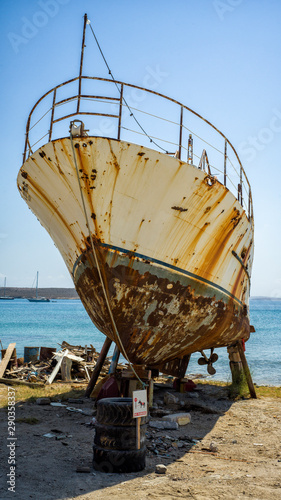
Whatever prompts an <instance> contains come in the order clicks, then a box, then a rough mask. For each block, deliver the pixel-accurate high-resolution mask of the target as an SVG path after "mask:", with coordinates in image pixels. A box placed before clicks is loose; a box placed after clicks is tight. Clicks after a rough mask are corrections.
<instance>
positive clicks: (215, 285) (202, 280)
mask: <svg viewBox="0 0 281 500" xmlns="http://www.w3.org/2000/svg"><path fill="white" fill-rule="evenodd" d="M99 245H100V246H101V247H102V248H106V249H108V250H111V251H114V252H119V253H123V254H126V255H131V256H132V255H133V256H134V257H137V258H139V259H143V260H147V261H149V262H152V263H154V264H158V265H159V266H161V267H166V268H167V269H171V270H172V271H176V272H178V273H181V274H184V275H185V276H188V277H190V278H193V279H195V280H197V281H201V282H202V283H205V284H207V285H210V286H211V287H213V288H216V289H217V290H219V291H220V292H223V293H224V294H225V295H227V296H228V297H231V298H232V299H233V300H235V301H236V302H238V303H239V304H240V305H241V306H243V305H244V304H243V302H241V300H239V299H238V298H237V297H235V295H233V294H232V293H231V292H229V291H228V290H226V289H225V288H223V287H222V286H220V285H217V284H216V283H213V282H212V281H209V280H207V279H206V278H202V277H201V276H198V275H197V274H194V273H191V272H189V271H186V270H185V269H181V268H179V267H176V266H173V265H172V264H168V263H166V262H163V261H162V260H158V259H154V258H153V257H148V256H147V255H142V254H140V253H137V252H132V251H131V250H127V249H125V248H121V247H116V246H114V245H109V244H107V243H101V242H100V243H99ZM85 253H86V252H85ZM83 255H84V254H81V255H80V256H79V257H78V259H77V260H76V262H75V264H74V266H73V271H72V275H73V277H74V272H75V269H76V267H77V265H78V264H79V262H80V260H81V258H82V256H83Z"/></svg>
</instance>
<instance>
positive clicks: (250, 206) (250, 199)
mask: <svg viewBox="0 0 281 500" xmlns="http://www.w3.org/2000/svg"><path fill="white" fill-rule="evenodd" d="M248 216H249V219H251V218H252V191H251V188H250V189H249V199H248Z"/></svg>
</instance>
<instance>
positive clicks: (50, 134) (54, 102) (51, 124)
mask: <svg viewBox="0 0 281 500" xmlns="http://www.w3.org/2000/svg"><path fill="white" fill-rule="evenodd" d="M56 95H57V89H54V95H53V105H52V114H51V122H50V131H49V142H51V140H52V132H53V123H54V113H55V105H56Z"/></svg>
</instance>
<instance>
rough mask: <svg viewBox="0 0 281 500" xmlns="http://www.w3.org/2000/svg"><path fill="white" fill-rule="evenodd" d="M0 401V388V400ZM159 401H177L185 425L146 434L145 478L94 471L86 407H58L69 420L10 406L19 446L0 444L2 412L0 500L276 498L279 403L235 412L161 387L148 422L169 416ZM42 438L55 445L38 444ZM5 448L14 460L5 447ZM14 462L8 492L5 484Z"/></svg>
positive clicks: (3, 416) (280, 480)
mask: <svg viewBox="0 0 281 500" xmlns="http://www.w3.org/2000/svg"><path fill="white" fill-rule="evenodd" d="M7 391H8V387H7V386H5V385H0V397H1V396H2V397H3V396H5V395H6V394H7ZM16 391H17V389H16ZM166 391H169V392H171V393H173V394H174V395H175V394H176V395H177V396H179V397H180V398H181V401H182V403H181V406H180V408H181V411H189V412H190V414H191V423H189V424H187V425H185V426H180V427H179V429H178V430H173V431H171V430H166V429H165V430H157V429H153V428H152V427H150V425H148V431H147V447H148V450H147V460H146V468H145V470H143V471H142V472H138V473H130V474H106V473H102V472H97V471H95V470H93V468H92V458H93V451H92V445H93V436H94V426H93V425H92V419H93V415H94V404H93V401H92V400H89V399H86V398H83V400H82V401H81V402H80V403H77V402H76V403H73V402H69V403H67V402H66V403H63V404H66V405H69V406H70V407H71V408H72V411H71V410H68V409H67V406H52V405H50V404H48V405H38V404H36V403H35V402H24V403H21V402H17V403H16V408H15V414H16V422H15V427H16V428H15V437H16V438H17V440H14V439H10V440H8V439H7V438H8V426H7V419H8V415H7V408H2V409H1V412H0V428H1V431H0V435H1V455H0V498H1V500H6V499H11V498H14V499H19V500H28V499H30V498H33V499H36V500H41V499H46V500H59V499H64V500H66V499H67V500H69V499H74V498H75V499H79V500H82V499H83V500H99V499H103V500H105V499H109V498H110V499H112V500H117V499H118V500H119V499H122V500H123V499H124V500H127V499H128V500H129V499H138V500H142V499H149V500H153V499H159V500H160V499H161V500H168V499H169V500H170V499H181V498H193V499H196V500H197V499H198V500H201V499H202V500H203V499H204V500H205V499H208V500H210V499H216V500H217V499H234V498H235V499H248V498H251V499H262V500H269V499H280V498H281V440H280V436H281V400H280V399H272V398H260V399H257V400H254V399H244V400H243V399H242V400H239V401H235V402H233V401H231V400H229V399H228V397H227V390H226V388H225V387H218V386H211V385H208V384H207V385H203V384H202V385H199V386H198V391H197V396H191V397H190V394H185V395H182V394H180V393H175V391H173V390H172V389H171V388H169V387H168V388H167V387H164V386H163V385H159V386H157V387H156V388H155V398H154V403H155V407H154V410H153V412H152V414H153V415H154V416H153V417H152V418H151V421H156V420H158V421H159V420H160V417H161V415H162V414H164V413H165V412H171V411H172V412H174V411H175V410H176V409H177V407H176V406H175V407H173V408H172V409H171V407H168V406H166V405H165V404H164V402H163V397H164V394H165V392H166ZM74 408H76V409H80V410H82V412H81V411H73V409H74ZM157 415H158V416H157ZM34 419H37V421H36V420H34ZM32 422H36V423H32ZM48 433H52V434H53V437H46V436H44V434H48ZM13 443H15V444H16V446H15V449H14V450H13V448H12V447H10V448H8V446H7V445H8V444H13ZM211 443H212V444H211ZM13 453H14V454H15V457H16V464H15V472H16V476H15V492H13V491H9V490H8V488H9V484H7V479H8V478H9V476H7V474H8V473H9V472H10V467H11V465H9V463H8V462H9V457H10V462H11V458H12V459H13V458H14V455H13ZM157 464H164V465H165V466H166V467H167V471H166V474H157V473H156V472H155V467H156V465H157ZM78 467H89V468H90V472H86V473H85V472H84V473H81V472H77V468H78ZM10 477H11V476H10Z"/></svg>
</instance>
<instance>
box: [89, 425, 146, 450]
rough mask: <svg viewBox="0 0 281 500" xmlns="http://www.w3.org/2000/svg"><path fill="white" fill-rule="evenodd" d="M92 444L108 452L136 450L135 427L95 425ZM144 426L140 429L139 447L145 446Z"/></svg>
mask: <svg viewBox="0 0 281 500" xmlns="http://www.w3.org/2000/svg"><path fill="white" fill-rule="evenodd" d="M95 429H96V433H95V439H94V443H95V444H96V445H97V446H100V447H101V448H103V449H108V450H124V451H125V450H136V426H134V427H132V426H122V427H121V426H120V427H118V426H116V425H104V424H96V425H95ZM146 429H147V426H146V425H141V427H140V446H141V448H142V447H143V446H145V441H146V436H145V433H146Z"/></svg>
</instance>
